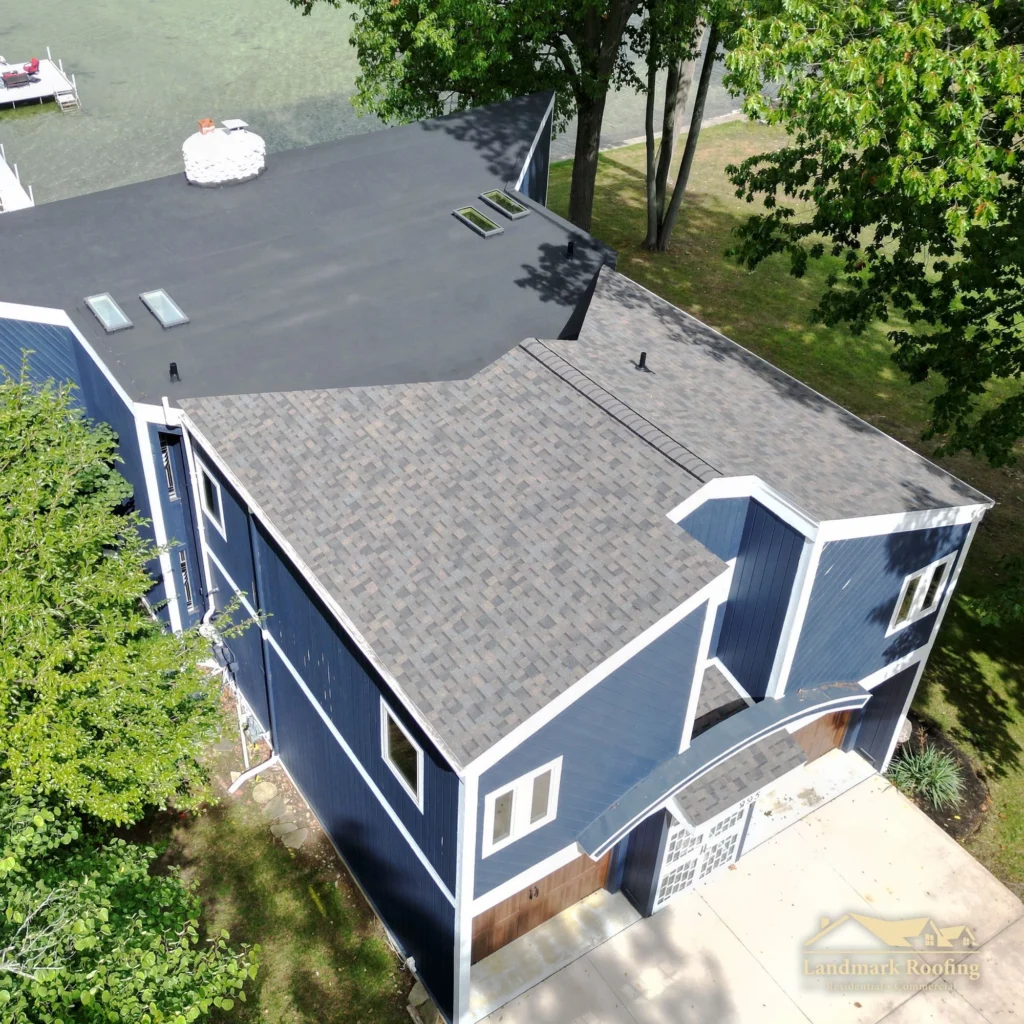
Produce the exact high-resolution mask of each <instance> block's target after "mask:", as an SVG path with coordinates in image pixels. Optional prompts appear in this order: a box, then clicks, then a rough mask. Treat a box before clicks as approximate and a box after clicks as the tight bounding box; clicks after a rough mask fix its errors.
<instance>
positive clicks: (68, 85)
mask: <svg viewBox="0 0 1024 1024" xmlns="http://www.w3.org/2000/svg"><path fill="white" fill-rule="evenodd" d="M27 63H28V60H27V59H26V60H17V61H8V62H7V63H5V64H0V73H2V72H4V71H21V69H22V67H23V66H24V65H26V64H27ZM49 100H53V101H54V102H55V103H56V104H57V106H59V107H60V109H61V110H74V109H76V108H78V107H81V105H82V102H81V100H80V99H79V97H78V85H77V83H76V82H75V76H74V75H71V74H67V73H66V72H65V71H64V63H63V61H60V60H57V61H55V60H54V59H53V56H52V55H51V54H50V48H49V47H47V48H46V56H45V57H40V58H39V70H38V71H37V72H36V73H35V74H34V75H33V76H32V81H30V82H26V83H25V84H24V85H16V86H14V87H12V88H10V89H6V88H4V87H3V86H2V85H0V108H2V107H14V106H19V105H21V104H23V103H46V102H48V101H49Z"/></svg>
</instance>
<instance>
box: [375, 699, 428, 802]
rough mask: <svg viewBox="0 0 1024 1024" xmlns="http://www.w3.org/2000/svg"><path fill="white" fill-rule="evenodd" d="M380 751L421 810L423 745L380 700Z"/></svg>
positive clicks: (382, 700)
mask: <svg viewBox="0 0 1024 1024" xmlns="http://www.w3.org/2000/svg"><path fill="white" fill-rule="evenodd" d="M380 750H381V756H382V757H383V758H384V760H385V762H386V763H387V766H388V767H389V768H390V769H391V771H392V772H393V773H394V775H395V778H397V779H398V781H399V782H400V783H401V784H402V788H403V789H404V790H405V791H406V792H407V793H408V794H409V796H410V797H411V798H412V800H413V801H414V802H415V804H416V806H417V807H418V808H419V809H420V810H421V811H422V810H423V748H422V747H421V746H420V745H419V744H418V743H417V742H416V741H415V740H414V739H413V738H412V736H410V735H409V731H408V730H407V729H406V728H405V726H404V725H402V723H401V722H400V721H399V720H398V719H397V718H396V717H395V713H394V712H393V711H392V710H391V708H389V707H388V706H387V704H385V703H384V698H383V697H382V698H381V702H380Z"/></svg>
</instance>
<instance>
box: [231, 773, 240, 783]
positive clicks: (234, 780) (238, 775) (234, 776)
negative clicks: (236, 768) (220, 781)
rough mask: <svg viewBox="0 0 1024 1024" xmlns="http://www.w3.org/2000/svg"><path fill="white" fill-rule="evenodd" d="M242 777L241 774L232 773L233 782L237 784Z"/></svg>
mask: <svg viewBox="0 0 1024 1024" xmlns="http://www.w3.org/2000/svg"><path fill="white" fill-rule="evenodd" d="M241 777H242V773H241V772H232V773H231V781H232V782H237V781H238V780H239V779H240V778H241Z"/></svg>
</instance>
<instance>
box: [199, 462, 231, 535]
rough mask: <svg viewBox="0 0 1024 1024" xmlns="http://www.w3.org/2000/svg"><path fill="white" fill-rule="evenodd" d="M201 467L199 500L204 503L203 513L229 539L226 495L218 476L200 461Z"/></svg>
mask: <svg viewBox="0 0 1024 1024" xmlns="http://www.w3.org/2000/svg"><path fill="white" fill-rule="evenodd" d="M197 465H198V467H199V500H200V501H201V502H202V505H203V513H204V514H205V516H206V518H207V519H209V520H210V522H211V523H213V525H214V526H215V527H217V532H218V533H219V534H220V535H221V536H222V537H223V538H224V539H225V540H227V539H228V534H227V530H225V529H224V496H223V495H222V494H221V490H220V483H219V481H218V480H217V478H216V477H215V476H214V475H213V474H212V473H211V472H210V471H209V470H208V469H207V468H206V467H205V466H204V465H203V464H202V463H201V462H200V463H197Z"/></svg>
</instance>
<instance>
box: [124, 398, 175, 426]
mask: <svg viewBox="0 0 1024 1024" xmlns="http://www.w3.org/2000/svg"><path fill="white" fill-rule="evenodd" d="M135 412H136V414H137V415H138V416H139V418H140V419H144V420H145V421H146V422H147V423H155V424H157V426H168V427H177V426H179V424H180V422H181V413H180V410H178V409H174V408H171V407H167V408H164V406H162V405H150V404H148V403H146V402H136V403H135Z"/></svg>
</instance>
